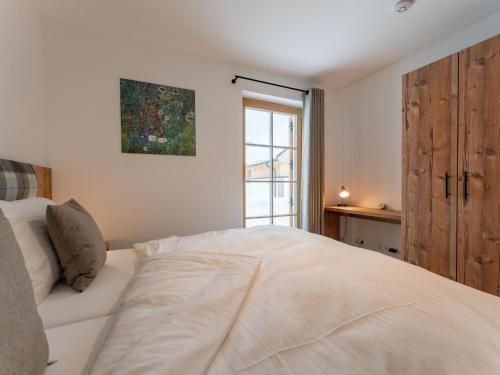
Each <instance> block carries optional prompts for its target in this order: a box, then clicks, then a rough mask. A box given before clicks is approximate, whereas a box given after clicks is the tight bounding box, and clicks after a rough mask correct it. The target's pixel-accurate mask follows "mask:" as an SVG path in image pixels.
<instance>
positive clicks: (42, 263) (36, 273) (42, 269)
mask: <svg viewBox="0 0 500 375" xmlns="http://www.w3.org/2000/svg"><path fill="white" fill-rule="evenodd" d="M51 204H54V202H52V201H51V200H49V199H45V198H30V199H22V200H18V201H12V202H5V201H0V209H1V210H2V211H3V214H4V216H5V218H6V219H7V220H8V221H9V224H10V226H11V228H12V231H13V232H14V235H15V236H16V240H17V243H18V245H19V247H20V248H21V253H22V255H23V257H24V263H25V265H26V269H27V270H28V275H29V276H30V279H31V284H32V285H33V291H34V294H35V300H36V303H37V304H39V303H40V302H42V300H43V299H44V298H45V297H47V296H48V294H49V293H50V290H51V289H52V287H53V286H54V284H55V283H56V282H57V281H58V280H59V278H60V277H61V267H60V266H59V262H58V261H57V255H56V250H55V249H54V247H53V246H52V241H51V240H50V237H49V231H48V229H47V221H46V218H45V212H46V209H47V206H48V205H51Z"/></svg>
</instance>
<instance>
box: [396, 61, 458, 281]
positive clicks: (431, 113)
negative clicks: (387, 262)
mask: <svg viewBox="0 0 500 375" xmlns="http://www.w3.org/2000/svg"><path fill="white" fill-rule="evenodd" d="M457 93H458V55H457V54H456V55H453V56H450V57H447V58H445V59H442V60H439V61H437V62H435V63H433V64H430V65H427V66H425V67H423V68H421V69H419V70H416V71H414V72H411V73H408V74H407V75H405V76H404V77H403V98H404V103H403V186H402V190H403V215H402V241H403V243H402V248H403V258H404V260H406V261H408V262H410V263H413V264H416V265H419V266H421V267H424V268H426V269H428V270H430V271H432V272H435V273H437V274H440V275H442V276H445V277H449V278H452V279H456V199H457V180H456V176H457V173H456V172H457V149H456V147H457V116H458V114H457V101H458V94H457Z"/></svg>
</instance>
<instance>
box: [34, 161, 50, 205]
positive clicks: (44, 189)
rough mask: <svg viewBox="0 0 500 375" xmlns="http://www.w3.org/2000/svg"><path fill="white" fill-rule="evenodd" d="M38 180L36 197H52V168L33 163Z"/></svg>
mask: <svg viewBox="0 0 500 375" xmlns="http://www.w3.org/2000/svg"><path fill="white" fill-rule="evenodd" d="M33 169H34V170H35V174H36V179H37V181H38V191H37V193H36V196H37V197H41V198H48V199H52V169H51V168H48V167H42V166H39V165H33Z"/></svg>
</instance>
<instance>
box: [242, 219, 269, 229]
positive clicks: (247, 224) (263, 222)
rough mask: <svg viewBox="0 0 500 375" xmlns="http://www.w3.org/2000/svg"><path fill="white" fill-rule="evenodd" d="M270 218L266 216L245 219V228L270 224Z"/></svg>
mask: <svg viewBox="0 0 500 375" xmlns="http://www.w3.org/2000/svg"><path fill="white" fill-rule="evenodd" d="M270 224H271V218H269V217H267V218H265V219H246V222H245V228H251V227H256V226H258V225H270Z"/></svg>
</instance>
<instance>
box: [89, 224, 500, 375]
mask: <svg viewBox="0 0 500 375" xmlns="http://www.w3.org/2000/svg"><path fill="white" fill-rule="evenodd" d="M137 248H139V249H140V250H141V251H142V252H143V255H144V264H143V266H142V267H141V269H140V270H139V272H138V274H137V275H136V277H135V279H134V280H133V281H132V283H131V286H130V288H129V291H128V293H127V295H126V298H125V300H124V302H123V305H122V307H121V309H120V311H119V313H118V314H117V318H116V322H115V326H114V327H113V329H112V331H111V333H110V335H109V337H108V338H107V340H106V343H105V345H104V347H103V348H102V351H101V353H100V354H99V356H98V358H97V360H96V362H95V364H94V366H93V370H92V371H93V373H94V374H123V375H127V374H205V373H206V374H425V375H430V374H439V375H441V374H467V375H469V374H496V375H498V374H500V298H498V297H495V296H492V295H488V294H485V293H482V292H479V291H476V290H474V289H471V288H468V287H465V286H463V285H460V284H457V283H455V282H452V281H449V280H447V279H445V278H442V277H439V276H437V275H434V274H432V273H430V272H428V271H425V270H423V269H421V268H418V267H415V266H412V265H409V264H406V263H403V262H401V261H398V260H395V259H392V258H389V257H386V256H383V255H380V254H377V253H375V252H371V251H367V250H363V249H359V248H355V247H351V246H347V245H345V244H342V243H340V242H337V241H333V240H330V239H328V238H326V237H321V236H316V235H312V234H308V233H305V232H302V231H298V230H293V229H287V228H284V227H258V228H253V229H241V230H230V231H223V232H211V233H205V234H201V235H197V236H190V237H183V238H178V237H171V238H167V239H164V240H159V241H152V242H149V243H145V244H141V245H138V246H137Z"/></svg>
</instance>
